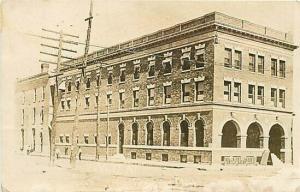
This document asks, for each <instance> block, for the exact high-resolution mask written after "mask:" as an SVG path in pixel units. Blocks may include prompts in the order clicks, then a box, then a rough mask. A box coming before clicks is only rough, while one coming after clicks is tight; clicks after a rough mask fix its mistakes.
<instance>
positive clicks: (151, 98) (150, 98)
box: [148, 88, 154, 106]
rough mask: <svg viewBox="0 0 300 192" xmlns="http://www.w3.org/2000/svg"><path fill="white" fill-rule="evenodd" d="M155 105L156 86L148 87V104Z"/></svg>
mask: <svg viewBox="0 0 300 192" xmlns="http://www.w3.org/2000/svg"><path fill="white" fill-rule="evenodd" d="M153 105H154V88H150V89H148V106H153Z"/></svg>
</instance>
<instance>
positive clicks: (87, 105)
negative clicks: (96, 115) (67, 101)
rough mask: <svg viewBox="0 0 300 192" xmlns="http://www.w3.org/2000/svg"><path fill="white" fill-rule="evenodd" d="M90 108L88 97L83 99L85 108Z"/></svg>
mask: <svg viewBox="0 0 300 192" xmlns="http://www.w3.org/2000/svg"><path fill="white" fill-rule="evenodd" d="M89 107H90V97H85V108H89Z"/></svg>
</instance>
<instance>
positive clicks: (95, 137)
mask: <svg viewBox="0 0 300 192" xmlns="http://www.w3.org/2000/svg"><path fill="white" fill-rule="evenodd" d="M94 142H95V144H98V137H97V135H94Z"/></svg>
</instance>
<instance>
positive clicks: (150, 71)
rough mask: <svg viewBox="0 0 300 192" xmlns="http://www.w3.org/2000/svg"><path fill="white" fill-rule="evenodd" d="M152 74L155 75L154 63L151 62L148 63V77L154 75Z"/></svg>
mask: <svg viewBox="0 0 300 192" xmlns="http://www.w3.org/2000/svg"><path fill="white" fill-rule="evenodd" d="M154 76H155V65H154V63H151V64H150V65H149V71H148V77H154Z"/></svg>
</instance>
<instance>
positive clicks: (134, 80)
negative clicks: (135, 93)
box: [132, 79, 140, 82]
mask: <svg viewBox="0 0 300 192" xmlns="http://www.w3.org/2000/svg"><path fill="white" fill-rule="evenodd" d="M139 80H140V79H132V81H133V82H136V81H139Z"/></svg>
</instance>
